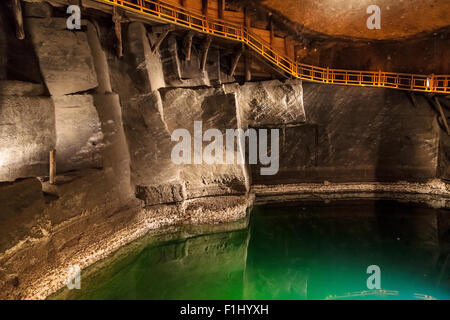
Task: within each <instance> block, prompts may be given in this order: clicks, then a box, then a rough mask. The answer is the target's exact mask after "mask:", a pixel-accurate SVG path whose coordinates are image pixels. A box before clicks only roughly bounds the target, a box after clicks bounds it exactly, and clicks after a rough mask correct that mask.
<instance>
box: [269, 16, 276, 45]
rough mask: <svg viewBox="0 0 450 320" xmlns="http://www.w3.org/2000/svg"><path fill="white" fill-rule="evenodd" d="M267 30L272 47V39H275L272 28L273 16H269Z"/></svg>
mask: <svg viewBox="0 0 450 320" xmlns="http://www.w3.org/2000/svg"><path fill="white" fill-rule="evenodd" d="M269 30H270V45H273V39H274V38H275V30H274V28H273V14H272V13H270V14H269Z"/></svg>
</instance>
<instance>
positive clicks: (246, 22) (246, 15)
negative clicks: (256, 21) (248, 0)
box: [244, 7, 252, 30]
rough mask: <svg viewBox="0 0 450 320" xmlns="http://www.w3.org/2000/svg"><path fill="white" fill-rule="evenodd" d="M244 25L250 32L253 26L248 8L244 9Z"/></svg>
mask: <svg viewBox="0 0 450 320" xmlns="http://www.w3.org/2000/svg"><path fill="white" fill-rule="evenodd" d="M244 25H245V27H246V28H247V29H248V30H250V27H251V25H252V23H251V20H250V14H249V12H248V9H247V7H245V8H244Z"/></svg>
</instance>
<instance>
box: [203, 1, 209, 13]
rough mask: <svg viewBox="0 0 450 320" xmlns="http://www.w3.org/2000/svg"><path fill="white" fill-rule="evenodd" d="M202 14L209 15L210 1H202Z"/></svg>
mask: <svg viewBox="0 0 450 320" xmlns="http://www.w3.org/2000/svg"><path fill="white" fill-rule="evenodd" d="M202 13H203V15H205V16H206V15H207V14H208V0H202Z"/></svg>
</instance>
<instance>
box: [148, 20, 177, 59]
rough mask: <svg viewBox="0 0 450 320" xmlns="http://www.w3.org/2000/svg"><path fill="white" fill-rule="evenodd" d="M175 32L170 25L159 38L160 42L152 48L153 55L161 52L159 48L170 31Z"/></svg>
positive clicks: (157, 41)
mask: <svg viewBox="0 0 450 320" xmlns="http://www.w3.org/2000/svg"><path fill="white" fill-rule="evenodd" d="M172 30H173V27H172V26H171V25H170V26H168V27H167V28H166V29H165V30H164V31H163V32H162V33H161V34H160V36H159V38H158V40H156V43H155V45H154V46H153V47H152V53H155V52H156V51H158V50H159V47H160V46H161V44H162V43H163V41H164V39H165V38H166V37H167V35H168V34H169V32H170V31H172Z"/></svg>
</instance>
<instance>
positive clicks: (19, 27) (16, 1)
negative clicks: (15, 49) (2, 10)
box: [12, 0, 25, 40]
mask: <svg viewBox="0 0 450 320" xmlns="http://www.w3.org/2000/svg"><path fill="white" fill-rule="evenodd" d="M12 9H13V12H14V20H15V25H16V37H17V39H19V40H23V39H25V31H24V29H23V16H22V6H21V4H20V0H12Z"/></svg>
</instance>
